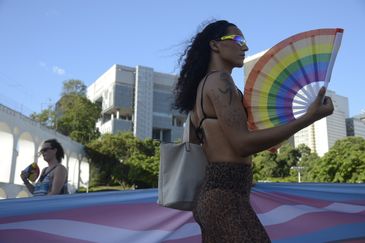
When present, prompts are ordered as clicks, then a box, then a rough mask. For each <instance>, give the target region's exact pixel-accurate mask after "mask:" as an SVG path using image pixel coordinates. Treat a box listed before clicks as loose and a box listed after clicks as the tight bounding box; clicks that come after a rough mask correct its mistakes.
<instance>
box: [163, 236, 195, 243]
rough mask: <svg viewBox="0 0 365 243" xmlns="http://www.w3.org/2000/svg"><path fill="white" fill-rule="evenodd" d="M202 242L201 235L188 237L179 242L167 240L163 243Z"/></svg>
mask: <svg viewBox="0 0 365 243" xmlns="http://www.w3.org/2000/svg"><path fill="white" fill-rule="evenodd" d="M201 242H202V237H201V235H198V236H192V237H187V238H184V239H179V240H166V241H163V243H201Z"/></svg>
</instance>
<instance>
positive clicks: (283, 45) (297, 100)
mask: <svg viewBox="0 0 365 243" xmlns="http://www.w3.org/2000/svg"><path fill="white" fill-rule="evenodd" d="M342 34H343V29H317V30H311V31H307V32H303V33H299V34H296V35H294V36H292V37H289V38H288V39H285V40H283V41H281V42H280V43H278V44H277V45H275V46H274V47H272V48H271V49H270V50H269V51H267V52H266V53H265V54H264V55H263V56H262V57H261V58H260V59H259V60H258V61H257V62H256V64H255V65H254V67H253V68H252V70H251V72H250V74H249V76H248V78H247V81H246V84H245V97H244V104H245V107H246V109H247V112H248V114H247V115H248V126H249V128H250V129H252V130H256V129H264V128H270V127H274V126H278V125H282V124H286V123H288V122H289V121H292V120H294V119H297V118H298V117H300V116H302V115H304V114H305V113H306V111H307V109H308V107H309V106H310V105H311V104H312V102H313V101H314V100H315V98H316V97H317V94H318V91H319V89H320V88H321V87H322V86H324V87H326V88H327V86H328V83H329V81H330V78H331V73H332V68H333V65H334V62H335V59H336V55H337V52H338V49H339V47H340V44H341V39H342Z"/></svg>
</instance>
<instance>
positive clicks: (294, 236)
mask: <svg viewBox="0 0 365 243" xmlns="http://www.w3.org/2000/svg"><path fill="white" fill-rule="evenodd" d="M156 201H157V190H156V189H148V190H135V191H115V192H99V193H88V194H73V195H59V196H45V197H37V198H19V199H7V200H2V201H0V242H1V243H3V242H4V243H15V242H37V243H42V242H67V243H86V242H101V243H112V242H116V243H124V242H126V243H133V242H137V243H155V242H156V243H157V242H165V243H182V242H186V243H198V242H201V237H200V229H199V226H198V225H197V224H196V223H195V222H194V220H193V217H192V214H191V212H184V211H178V210H173V209H168V208H163V207H160V206H158V205H157V204H156ZM251 202H252V206H253V207H254V209H255V210H256V213H257V214H258V216H259V218H260V220H261V222H262V223H263V224H264V226H265V228H266V230H267V232H268V234H269V235H270V237H271V239H272V241H273V242H274V243H284V242H288V243H289V242H290V243H292V242H303V243H308V242H311V243H315V242H352V243H355V242H356V243H359V242H365V185H364V184H317V183H313V184H305V183H302V184H289V183H264V184H262V183H258V184H257V185H256V186H255V187H254V188H253V192H252V194H251Z"/></svg>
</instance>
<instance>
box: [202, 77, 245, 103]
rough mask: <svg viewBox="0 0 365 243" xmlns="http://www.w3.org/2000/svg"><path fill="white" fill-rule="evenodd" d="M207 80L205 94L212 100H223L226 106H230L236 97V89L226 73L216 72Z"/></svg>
mask: <svg viewBox="0 0 365 243" xmlns="http://www.w3.org/2000/svg"><path fill="white" fill-rule="evenodd" d="M208 79H209V80H207V81H208V82H207V89H206V90H207V94H208V96H210V97H211V99H213V100H220V101H222V99H224V100H225V103H227V102H228V103H227V105H231V104H232V102H233V101H234V99H235V97H236V96H237V94H238V93H237V88H236V85H235V83H234V81H233V79H232V77H231V75H230V74H229V73H227V72H216V73H213V74H212V75H210V76H209V77H208Z"/></svg>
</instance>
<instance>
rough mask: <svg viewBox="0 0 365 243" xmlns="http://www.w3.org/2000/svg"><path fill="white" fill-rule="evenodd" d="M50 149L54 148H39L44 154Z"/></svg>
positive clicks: (40, 152)
mask: <svg viewBox="0 0 365 243" xmlns="http://www.w3.org/2000/svg"><path fill="white" fill-rule="evenodd" d="M50 149H53V148H42V149H41V150H39V154H44V153H45V152H47V151H48V150H50Z"/></svg>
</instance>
